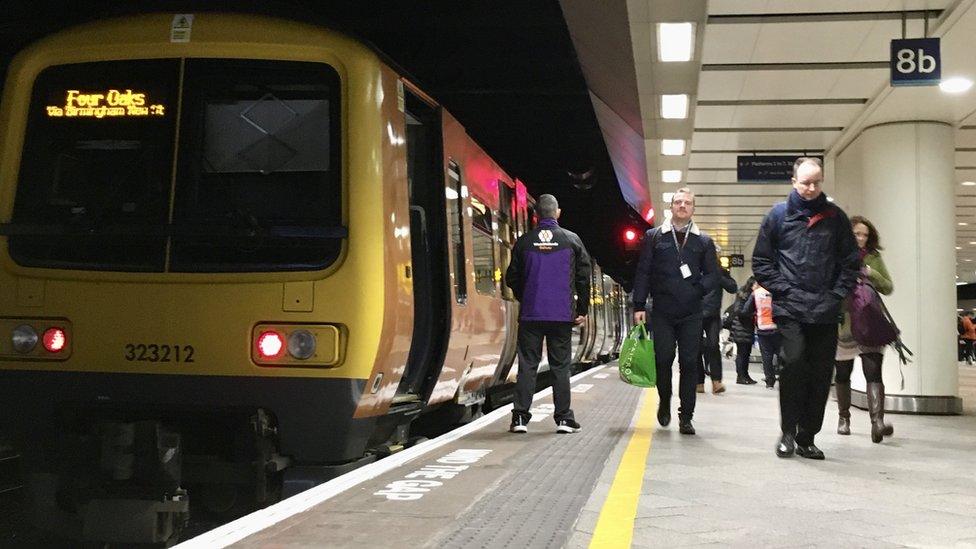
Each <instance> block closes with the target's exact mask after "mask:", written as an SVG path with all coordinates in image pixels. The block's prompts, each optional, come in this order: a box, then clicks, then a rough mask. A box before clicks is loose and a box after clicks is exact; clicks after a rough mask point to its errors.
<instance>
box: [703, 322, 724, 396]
mask: <svg viewBox="0 0 976 549" xmlns="http://www.w3.org/2000/svg"><path fill="white" fill-rule="evenodd" d="M702 328H703V329H704V330H705V337H704V338H703V339H702V340H701V343H700V345H701V359H700V361H699V362H698V383H705V370H708V376H709V377H711V378H712V381H722V351H721V350H720V349H719V346H718V334H719V332H721V331H722V319H721V317H719V316H706V317H704V318H702Z"/></svg>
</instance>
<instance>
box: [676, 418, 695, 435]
mask: <svg viewBox="0 0 976 549" xmlns="http://www.w3.org/2000/svg"><path fill="white" fill-rule="evenodd" d="M678 432H679V433H681V434H682V435H693V434H695V426H694V425H692V424H691V420H690V419H680V418H679V419H678Z"/></svg>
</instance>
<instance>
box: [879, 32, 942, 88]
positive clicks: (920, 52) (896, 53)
mask: <svg viewBox="0 0 976 549" xmlns="http://www.w3.org/2000/svg"><path fill="white" fill-rule="evenodd" d="M939 40H940V39H939V38H908V39H901V40H892V41H891V61H890V63H891V85H892V86H935V85H937V84H938V83H939V81H940V80H942V57H941V55H940V52H939Z"/></svg>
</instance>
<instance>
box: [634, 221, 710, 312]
mask: <svg viewBox="0 0 976 549" xmlns="http://www.w3.org/2000/svg"><path fill="white" fill-rule="evenodd" d="M673 230H674V229H673V228H672V226H671V223H670V222H665V223H664V224H663V225H661V226H660V227H658V228H655V229H651V230H649V231H647V233H646V234H645V235H644V242H643V244H642V245H641V253H640V260H639V261H638V263H637V273H636V275H635V276H634V310H635V311H643V310H644V309H645V307H646V304H647V298H648V296H650V297H651V298H653V300H654V301H653V304H652V307H653V309H654V311H653V313H654V314H655V315H662V316H666V317H668V318H683V317H686V316H691V315H693V314H701V311H702V298H703V297H704V296H705V293H706V292H707V291H708V290H710V289H712V288H714V287H716V286H717V285H718V283H717V280H716V279H717V277H718V271H719V266H718V256H717V255H716V254H715V243H714V242H712V239H711V238H710V237H709V236H708V235H707V234H705V233H703V232H701V231H699V229H698V226H697V225H695V224H694V223H692V224H691V225H689V227H688V229H687V230H688V235H687V236H686V237H685V238H686V242H685V244H684V247H683V249H682V251H681V257H680V258H679V257H678V249H677V248H676V247H675V237H674V235H672V234H671V231H673ZM682 262H684V263H685V264H686V265H688V268H689V269H690V270H691V276H690V277H688V278H684V277H682V275H681V270H680V269H681V263H682Z"/></svg>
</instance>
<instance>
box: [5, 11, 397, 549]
mask: <svg viewBox="0 0 976 549" xmlns="http://www.w3.org/2000/svg"><path fill="white" fill-rule="evenodd" d="M181 18H182V19H181ZM385 70H386V69H383V68H382V66H381V65H380V64H379V63H378V61H377V60H376V59H375V56H373V55H372V54H371V53H370V52H368V50H366V49H365V48H363V47H361V46H359V45H357V44H355V43H353V42H351V41H350V40H348V39H346V38H343V37H341V36H337V35H335V34H331V33H328V32H325V31H321V30H319V29H314V28H311V27H306V26H302V25H299V24H296V23H289V22H281V21H270V20H263V19H257V18H250V17H242V16H228V15H209V16H208V15H198V16H196V18H194V17H192V16H189V17H187V16H175V17H174V16H173V15H152V16H143V17H135V18H129V19H122V20H114V21H108V22H104V23H99V24H95V25H89V26H86V27H83V28H79V29H73V30H69V31H66V32H63V33H61V34H59V35H56V36H53V37H50V38H48V39H45V40H43V41H42V42H40V43H38V44H36V45H34V46H32V47H31V48H30V49H28V50H26V51H25V52H23V53H22V54H20V55H19V56H18V57H17V58H16V59H15V61H14V63H13V64H12V65H11V68H10V71H9V73H8V80H7V84H6V87H5V90H4V97H3V110H2V118H0V127H2V149H0V154H2V157H0V185H2V187H0V221H2V226H0V233H2V243H3V247H2V250H0V262H2V269H0V287H2V288H3V291H2V292H0V422H2V424H3V436H6V437H10V438H12V439H14V440H15V442H16V443H17V444H18V446H19V447H20V448H21V450H22V451H23V453H24V459H25V464H26V466H27V469H28V472H29V475H28V477H27V478H28V480H29V482H28V488H29V494H30V498H31V501H32V505H31V513H32V516H33V518H34V520H35V522H36V523H37V524H38V525H39V526H40V527H41V528H42V529H45V530H48V531H52V532H56V533H57V534H58V535H59V536H63V537H68V538H76V539H89V540H101V541H118V542H134V541H139V542H163V541H166V540H167V539H170V538H171V537H172V536H173V535H174V533H175V532H177V531H178V530H179V529H180V527H181V525H182V524H183V522H184V521H185V519H186V517H187V513H188V508H189V503H188V502H192V503H193V504H194V505H195V506H197V505H198V506H200V507H201V508H205V509H207V510H209V511H214V512H218V513H231V514H232V513H235V512H240V511H244V510H247V509H248V508H249V507H251V506H254V505H260V504H262V503H266V502H268V501H272V500H273V499H274V498H275V497H276V496H277V492H278V491H279V490H280V486H281V481H282V476H283V475H284V474H285V473H284V472H286V471H289V470H295V469H300V468H301V467H306V466H328V465H335V464H338V465H342V464H346V463H348V462H350V461H352V460H355V459H357V458H360V457H361V456H363V453H364V451H365V449H366V448H367V447H368V446H369V444H370V437H371V436H374V431H375V425H376V422H377V414H379V413H381V412H382V410H383V406H384V401H383V399H384V397H385V398H387V399H388V398H389V397H390V396H391V391H393V390H395V386H391V384H392V383H394V382H395V375H394V373H395V369H396V367H397V366H398V365H402V364H403V361H404V360H405V358H404V355H405V352H406V345H407V344H408V342H406V341H403V340H402V338H400V339H397V338H395V337H392V336H390V334H391V333H398V332H405V333H409V326H407V327H402V326H401V327H400V328H397V326H396V325H395V323H396V322H397V321H396V320H395V319H396V318H398V317H399V318H401V319H406V320H400V322H401V323H402V322H405V321H407V322H408V321H409V318H410V314H409V313H410V310H409V308H407V309H406V314H404V313H405V311H404V310H397V309H396V305H395V304H396V303H397V299H398V298H397V296H402V295H404V294H409V291H406V292H405V291H403V289H402V288H398V286H397V284H402V281H400V282H398V281H397V280H396V277H391V275H389V274H388V273H389V272H391V271H392V270H393V268H394V263H395V262H396V261H397V260H398V259H397V257H398V256H397V255H396V253H395V250H394V251H393V252H391V249H390V246H389V245H388V243H387V241H388V237H387V236H386V235H388V234H391V233H393V232H394V231H393V228H394V224H395V223H397V221H396V215H397V213H398V212H399V213H400V219H401V220H402V219H409V215H408V212H407V210H406V208H407V206H406V201H405V199H404V200H402V201H398V199H397V197H391V196H388V194H387V193H385V192H384V191H383V188H384V185H383V177H384V175H383V170H384V166H383V164H384V158H387V157H388V153H387V152H384V144H383V143H382V142H381V141H382V140H383V139H388V140H394V138H395V136H390V137H389V138H384V137H383V136H385V135H386V134H387V133H389V132H387V131H386V128H385V126H384V123H383V120H384V118H383V117H384V114H383V113H384V111H388V110H391V109H393V110H394V111H395V109H396V108H397V107H396V86H395V80H393V81H392V82H394V84H393V86H392V87H390V82H391V81H390V80H389V79H388V78H387V79H384V76H383V74H384V71H385ZM384 88H385V89H384ZM384 92H385V97H384ZM350 128H352V129H354V130H355V131H354V132H353V133H349V131H347V130H349V129H350ZM352 180H354V181H356V184H357V186H358V187H357V188H358V189H359V190H357V191H355V192H350V190H349V188H350V185H349V182H350V181H352ZM400 202H402V205H398V204H400ZM401 210H402V211H401ZM391 214H392V217H391ZM400 223H401V224H402V223H403V222H402V221H401V222H400ZM404 232H405V231H404ZM405 240H407V239H406V237H404V238H402V239H400V240H399V241H397V242H399V244H398V245H399V246H400V247H401V248H402V251H403V250H405V253H407V254H408V253H409V251H408V249H407V246H408V243H406V242H405ZM357 242H359V243H361V245H359V246H355V244H356V243H357ZM394 248H395V246H394ZM391 296H392V299H391ZM408 298H409V297H407V299H408ZM399 299H400V300H401V301H402V299H404V298H402V297H401V298H399ZM390 302H393V303H394V305H393V306H391V305H389V303H390ZM404 306H407V307H408V306H409V303H406V304H405V305H404ZM384 372H386V373H387V375H386V376H385V378H384V376H383V375H382V374H383V373H384ZM386 405H388V403H386Z"/></svg>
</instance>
